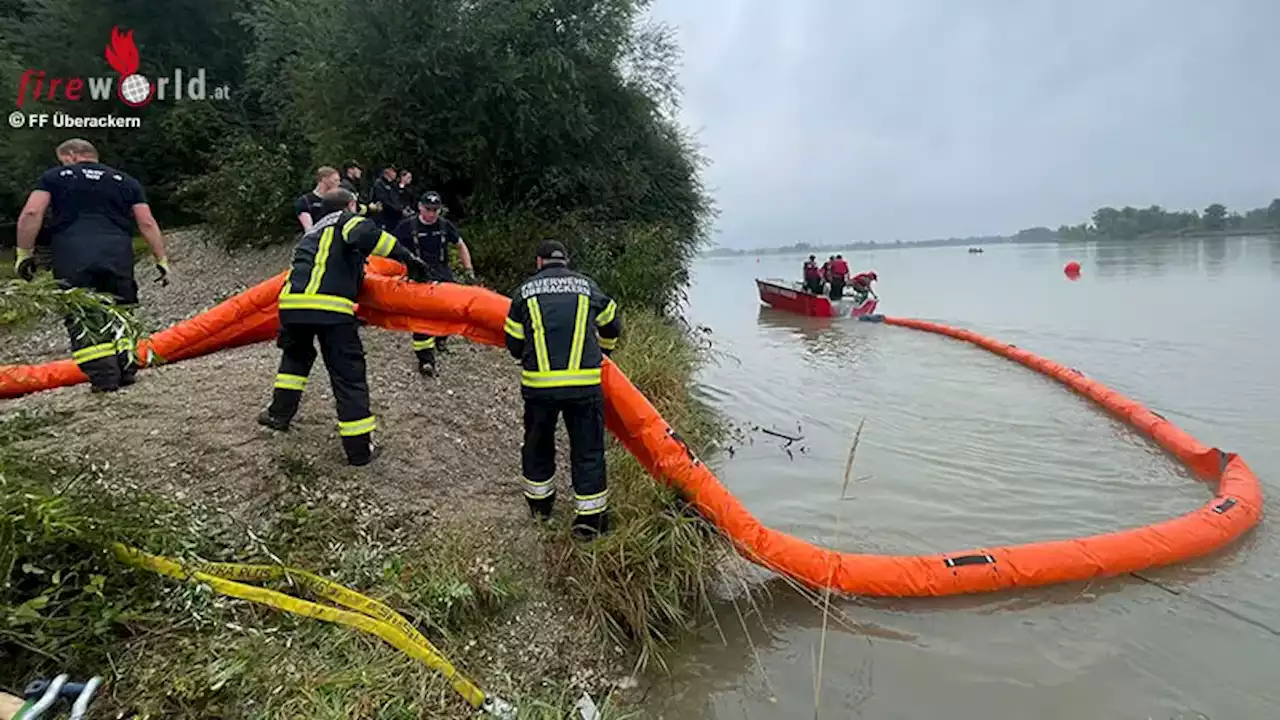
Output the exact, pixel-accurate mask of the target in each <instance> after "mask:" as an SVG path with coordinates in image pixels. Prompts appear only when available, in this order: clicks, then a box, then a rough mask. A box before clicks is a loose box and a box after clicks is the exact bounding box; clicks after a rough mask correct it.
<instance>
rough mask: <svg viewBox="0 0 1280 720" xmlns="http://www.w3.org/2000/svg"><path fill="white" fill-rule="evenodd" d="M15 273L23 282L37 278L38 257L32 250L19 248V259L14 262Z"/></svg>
mask: <svg viewBox="0 0 1280 720" xmlns="http://www.w3.org/2000/svg"><path fill="white" fill-rule="evenodd" d="M13 271H14V272H15V273H17V274H18V277H20V278H22V279H23V280H32V279H34V278H35V276H36V257H35V254H34V253H33V252H32V251H30V250H24V249H22V248H18V257H17V258H16V259H15V260H14V263H13Z"/></svg>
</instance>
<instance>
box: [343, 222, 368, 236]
mask: <svg viewBox="0 0 1280 720" xmlns="http://www.w3.org/2000/svg"><path fill="white" fill-rule="evenodd" d="M363 221H364V218H359V217H353V218H351V219H350V220H348V221H347V224H346V225H343V226H342V239H343V240H346V239H347V236H348V235H350V234H351V231H352V230H355V228H356V226H357V225H359V224H360V223H361V222H363Z"/></svg>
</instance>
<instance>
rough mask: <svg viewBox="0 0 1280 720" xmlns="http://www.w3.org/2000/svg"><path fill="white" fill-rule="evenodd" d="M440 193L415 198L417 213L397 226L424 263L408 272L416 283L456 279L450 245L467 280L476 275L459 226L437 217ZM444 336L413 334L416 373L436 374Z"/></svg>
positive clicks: (397, 233)
mask: <svg viewBox="0 0 1280 720" xmlns="http://www.w3.org/2000/svg"><path fill="white" fill-rule="evenodd" d="M442 204H443V203H442V202H441V200H440V193H438V192H436V191H434V190H431V191H428V192H426V193H424V194H423V196H422V197H421V198H419V199H418V214H417V215H414V216H413V217H409V218H405V219H404V220H403V221H402V222H401V223H400V225H399V226H397V227H396V232H395V235H396V238H397V239H398V240H400V242H402V243H404V244H405V245H407V246H408V247H409V249H410V250H411V251H412V252H414V253H416V254H417V256H418V257H420V258H422V260H423V262H425V263H426V264H427V271H426V273H425V274H422V275H417V274H415V273H413V272H410V274H409V279H410V280H413V281H415V282H455V280H454V277H453V269H452V268H451V267H449V246H451V245H455V246H457V248H458V259H459V260H461V261H462V268H463V270H464V271H465V272H466V274H467V279H468V280H470V279H472V278H474V277H475V270H474V268H473V267H472V265H471V251H470V250H469V249H467V244H466V243H465V242H463V240H462V235H461V233H459V232H458V226H457V225H454V224H453V222H451V221H450V220H447V219H445V218H443V217H440V207H441V205H442ZM444 344H445V338H443V337H433V336H431V335H426V334H423V333H414V334H413V353H414V355H416V356H417V357H418V372H419V373H421V374H422V376H423V377H435V375H436V351H437V350H439V351H440V352H444V351H445V345H444Z"/></svg>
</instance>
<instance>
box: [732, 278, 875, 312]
mask: <svg viewBox="0 0 1280 720" xmlns="http://www.w3.org/2000/svg"><path fill="white" fill-rule="evenodd" d="M756 289H757V290H759V291H760V300H761V301H762V302H763V303H764V304H766V305H768V306H769V307H773V308H777V309H779V310H785V311H787V312H792V313H795V314H797V315H808V316H809V317H863V316H867V315H871V314H872V313H874V312H875V311H876V305H878V304H879V301H878V300H876V299H875V298H874V297H868V298H867V299H866V300H863V301H862V302H857V301H856V300H854V299H853V298H848V299H844V300H835V301H832V300H830V299H828V298H827V297H826V296H824V295H814V294H813V293H811V292H809V291H807V290H805V289H804V285H803V284H802V283H799V282H790V281H787V280H779V279H775V278H770V279H768V280H759V279H757V280H756Z"/></svg>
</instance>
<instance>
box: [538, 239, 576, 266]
mask: <svg viewBox="0 0 1280 720" xmlns="http://www.w3.org/2000/svg"><path fill="white" fill-rule="evenodd" d="M538 257H539V258H541V259H542V260H547V261H550V262H568V261H569V251H568V250H565V249H564V244H562V243H561V242H560V241H559V240H543V241H542V242H541V243H539V244H538Z"/></svg>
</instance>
